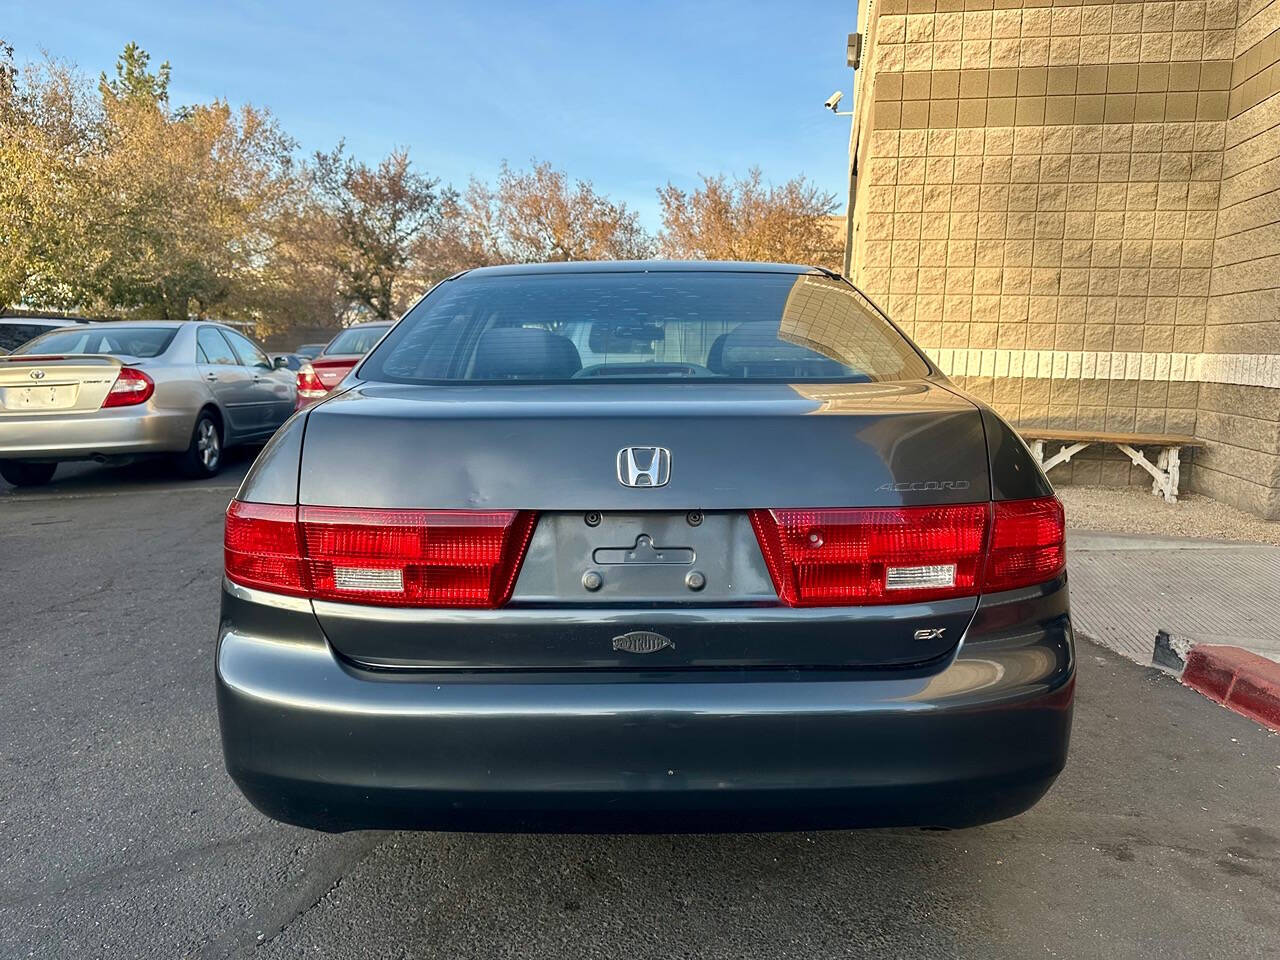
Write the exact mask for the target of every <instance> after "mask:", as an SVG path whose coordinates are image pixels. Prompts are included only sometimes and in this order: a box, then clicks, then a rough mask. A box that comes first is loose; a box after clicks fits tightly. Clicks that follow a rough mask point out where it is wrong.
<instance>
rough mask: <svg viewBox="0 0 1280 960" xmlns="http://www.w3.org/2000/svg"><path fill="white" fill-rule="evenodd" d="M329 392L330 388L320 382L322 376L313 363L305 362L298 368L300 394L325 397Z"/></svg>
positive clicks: (302, 395)
mask: <svg viewBox="0 0 1280 960" xmlns="http://www.w3.org/2000/svg"><path fill="white" fill-rule="evenodd" d="M328 392H329V388H328V387H326V386H325V385H324V384H323V383H321V382H320V377H319V376H317V375H316V371H315V368H314V367H312V366H311V364H309V363H304V364H303V365H302V366H301V367H300V368H299V369H298V396H300V397H323V396H324V395H325V394H326V393H328Z"/></svg>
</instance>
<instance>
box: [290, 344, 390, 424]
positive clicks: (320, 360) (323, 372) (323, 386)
mask: <svg viewBox="0 0 1280 960" xmlns="http://www.w3.org/2000/svg"><path fill="white" fill-rule="evenodd" d="M389 329H391V324H389V323H358V324H356V325H355V326H354V327H347V329H345V330H343V331H342V332H341V333H340V334H338V335H337V336H336V337H334V338H333V339H332V340H330V341H329V343H328V344H327V345H326V346H325V348H324V349H323V350H322V351H320V354H319V356H317V357H315V358H314V359H313V360H311V361H310V362H309V363H304V364H303V365H302V367H301V369H299V370H298V401H297V406H296V407H295V408H294V409H296V410H301V409H302V408H304V407H309V406H311V404H313V403H315V402H317V401H319V400H323V399H324V398H325V397H327V396H328V395H329V391H330V390H332V389H333V388H334V387H336V386H337V385H338V384H339V383H341V382H342V378H343V377H345V376H346V375H347V374H348V373H349V372H350V371H351V368H352V367H354V366H355V365H356V364H357V363H358V362H359V361H360V358H361V357H363V356H364V355H365V354H366V353H368V352H369V351H370V350H372V349H373V345H374V344H375V343H377V342H378V341H379V340H381V339H382V335H383V334H384V333H386V332H387V331H388V330H389Z"/></svg>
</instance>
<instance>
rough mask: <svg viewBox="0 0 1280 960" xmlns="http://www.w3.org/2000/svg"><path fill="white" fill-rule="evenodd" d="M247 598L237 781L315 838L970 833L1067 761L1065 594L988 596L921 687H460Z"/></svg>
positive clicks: (729, 675)
mask: <svg viewBox="0 0 1280 960" xmlns="http://www.w3.org/2000/svg"><path fill="white" fill-rule="evenodd" d="M235 590H236V593H239V594H241V595H240V596H237V595H236V593H229V592H225V591H224V604H223V619H222V630H221V635H220V638H219V644H218V653H217V689H218V705H219V712H220V717H221V726H222V737H223V747H224V752H225V756H226V762H227V769H228V770H229V772H230V773H231V775H232V777H233V778H234V779H235V781H236V783H237V784H238V785H239V787H240V789H241V790H242V791H243V792H244V794H245V796H246V797H248V798H249V800H250V801H251V802H252V803H253V804H254V805H255V806H257V807H258V808H259V809H260V810H262V811H263V812H264V813H266V814H268V815H269V816H271V817H274V818H276V819H279V820H283V821H286V822H289V823H295V824H300V825H303V826H308V827H314V828H319V829H326V830H346V829H360V828H422V829H493V830H545V829H551V830H588V831H594V830H660V831H673V832H674V831H685V830H735V829H787V828H819V827H848V826H887V825H943V826H964V825H970V824H975V823H982V822H987V821H991V820H997V819H1001V818H1003V817H1007V816H1012V815H1014V814H1016V813H1019V812H1021V811H1023V810H1025V809H1027V808H1028V807H1029V806H1031V805H1032V804H1034V803H1035V802H1036V800H1038V799H1039V798H1040V796H1041V795H1042V794H1043V793H1044V792H1045V790H1047V789H1048V788H1049V786H1050V784H1051V783H1052V782H1053V779H1054V777H1055V776H1056V775H1057V774H1058V772H1059V771H1060V770H1061V769H1062V766H1063V764H1064V763H1065V761H1066V755H1067V745H1068V741H1069V737H1070V729H1071V710H1072V697H1073V692H1074V655H1073V650H1072V636H1071V627H1070V621H1069V619H1068V617H1067V613H1066V586H1065V582H1061V583H1059V584H1057V585H1054V586H1052V587H1051V588H1035V589H1030V590H1024V591H1016V592H1012V593H1010V594H1005V595H1000V597H998V598H996V599H995V600H994V601H992V602H988V601H987V600H984V604H983V605H982V606H980V607H979V612H978V614H977V616H976V617H975V621H974V624H973V626H972V627H971V628H970V631H969V634H967V635H966V638H965V640H964V642H963V643H962V644H961V646H960V648H959V650H958V651H956V652H955V653H954V654H953V655H952V656H950V657H949V658H948V659H947V662H946V663H945V664H935V665H933V666H932V667H930V668H927V669H922V670H919V671H916V672H914V673H907V672H901V671H895V672H890V673H875V672H870V671H863V672H849V673H839V672H826V673H821V674H817V673H814V674H809V673H806V672H804V671H768V672H732V671H716V672H712V673H703V674H697V673H684V674H674V673H666V674H653V675H650V674H645V673H627V674H620V673H610V674H599V673H595V674H592V673H583V674H577V675H574V674H559V675H550V674H541V675H540V674H522V675H520V674H505V675H504V674H495V673H489V674H471V675H470V676H469V677H465V678H463V677H456V678H455V675H450V674H447V673H445V672H437V673H434V674H429V675H428V674H409V675H407V676H406V675H398V674H385V673H372V672H368V671H364V670H361V669H358V668H354V667H352V666H350V665H349V664H347V663H346V662H344V661H342V660H340V659H339V658H338V657H337V656H336V655H335V654H334V653H333V652H332V651H331V649H330V648H329V646H328V644H327V643H326V642H325V641H324V639H323V636H322V635H319V630H318V626H317V627H312V626H311V625H309V624H308V622H307V621H308V619H310V620H311V622H312V623H314V617H312V616H311V615H310V614H309V613H308V612H307V605H306V603H305V601H287V605H291V606H292V609H286V608H282V607H276V606H267V605H264V604H262V603H259V602H257V600H254V599H248V597H249V594H248V593H247V592H245V591H240V590H239V589H238V588H235ZM984 608H985V609H984ZM975 631H976V632H975Z"/></svg>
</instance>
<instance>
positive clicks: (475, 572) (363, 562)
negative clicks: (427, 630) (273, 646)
mask: <svg viewBox="0 0 1280 960" xmlns="http://www.w3.org/2000/svg"><path fill="white" fill-rule="evenodd" d="M246 510H247V511H249V513H248V514H247V515H246V514H245V512H244V511H246ZM281 511H283V513H282V512H281ZM285 517H287V518H288V521H287V524H288V527H289V534H288V535H286V533H285V531H283V530H282V529H278V528H272V527H271V526H270V525H272V524H277V523H279V522H280V521H281V520H282V519H283V518H285ZM246 520H247V521H249V523H250V524H252V525H260V526H262V527H263V529H262V530H260V531H257V530H248V531H247V532H246V529H247V528H246V527H244V525H243V524H244V522H245V521H246ZM536 520H537V514H535V513H532V512H529V511H518V510H490V511H471V510H382V509H347V508H342V507H300V508H294V507H268V506H266V505H263V504H247V503H240V502H238V501H237V502H234V503H232V505H231V509H229V510H228V511H227V541H226V543H227V550H226V556H227V577H228V578H229V579H231V580H233V581H235V582H237V583H243V584H245V585H246V586H251V587H262V588H263V589H267V590H275V591H277V592H284V593H300V594H302V595H305V596H309V597H313V598H314V599H317V600H341V601H346V602H348V603H365V604H378V605H382V606H403V607H488V608H493V607H499V606H501V605H502V604H504V603H506V602H507V600H508V599H510V597H511V590H512V588H513V587H514V586H515V581H516V575H517V574H518V573H519V572H520V564H521V562H522V561H523V559H524V554H525V549H526V548H527V547H528V545H529V538H530V537H531V536H532V534H533V528H534V524H535V523H536ZM290 537H291V539H290ZM233 538H235V539H233ZM254 538H257V539H258V540H260V541H261V542H262V543H263V545H264V546H263V553H264V555H263V556H262V557H261V558H256V559H257V562H258V565H257V566H254V565H253V561H254V559H255V558H245V557H244V553H245V552H246V551H245V549H244V548H243V547H241V546H238V545H237V544H239V543H254V542H257V540H255V539H254ZM290 550H291V551H292V554H291V555H290V557H291V559H292V560H293V561H295V563H296V566H293V565H285V564H283V562H282V561H283V560H284V557H285V553H286V552H287V551H290ZM272 575H276V576H279V577H280V582H279V583H278V584H274V583H272V582H271V580H270V577H271V576H272Z"/></svg>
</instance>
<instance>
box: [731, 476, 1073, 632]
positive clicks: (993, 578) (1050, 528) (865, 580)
mask: <svg viewBox="0 0 1280 960" xmlns="http://www.w3.org/2000/svg"><path fill="white" fill-rule="evenodd" d="M751 523H752V526H754V527H755V531H756V537H757V539H758V540H759V541H760V549H761V551H762V552H763V553H764V559H765V563H766V564H767V565H768V567H769V575H770V576H771V577H772V578H773V585H774V588H775V589H776V590H777V591H778V598H779V599H780V600H781V601H782V602H783V603H785V604H787V605H788V606H793V607H820V606H841V605H861V604H882V603H914V602H918V601H922V600H943V599H947V598H950V597H968V596H975V595H976V594H978V593H994V592H996V591H998V590H1012V589H1014V588H1016V587H1025V586H1031V585H1033V584H1037V583H1044V582H1045V581H1046V580H1052V579H1053V578H1054V577H1056V576H1058V575H1059V574H1060V573H1062V571H1063V569H1064V568H1065V566H1066V548H1065V545H1064V544H1065V527H1064V522H1063V513H1062V504H1061V503H1059V502H1058V500H1057V499H1056V498H1055V497H1044V498H1041V499H1037V500H1015V501H1008V502H1003V503H995V504H986V503H969V504H959V505H954V506H934V507H893V508H879V507H876V508H860V509H847V510H840V509H830V510H829V509H796V510H753V511H751Z"/></svg>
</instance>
